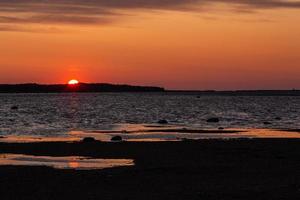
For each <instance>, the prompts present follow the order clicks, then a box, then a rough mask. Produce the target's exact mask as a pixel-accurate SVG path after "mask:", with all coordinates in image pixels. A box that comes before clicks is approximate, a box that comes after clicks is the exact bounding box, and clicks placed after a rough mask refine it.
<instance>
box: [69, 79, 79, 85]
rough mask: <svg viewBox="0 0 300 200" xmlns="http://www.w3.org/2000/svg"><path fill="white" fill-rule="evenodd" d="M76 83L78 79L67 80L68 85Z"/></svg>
mask: <svg viewBox="0 0 300 200" xmlns="http://www.w3.org/2000/svg"><path fill="white" fill-rule="evenodd" d="M78 83H79V81H78V80H76V79H72V80H70V81H69V82H68V84H69V85H77V84H78Z"/></svg>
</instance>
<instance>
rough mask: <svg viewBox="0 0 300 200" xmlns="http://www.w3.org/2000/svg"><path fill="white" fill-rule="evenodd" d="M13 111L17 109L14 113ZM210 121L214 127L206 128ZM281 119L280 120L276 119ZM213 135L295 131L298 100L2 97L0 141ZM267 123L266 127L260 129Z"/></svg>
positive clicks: (299, 111) (180, 96) (176, 96)
mask: <svg viewBox="0 0 300 200" xmlns="http://www.w3.org/2000/svg"><path fill="white" fill-rule="evenodd" d="M12 106H18V108H19V109H16V110H13V109H11V107H12ZM210 117H218V118H220V122H219V123H213V124H210V123H207V122H206V120H207V119H208V118H210ZM277 117H280V118H281V119H280V120H278V119H276V118H277ZM160 119H166V120H168V121H169V122H170V124H171V125H175V126H180V127H188V128H201V129H212V128H218V127H220V126H222V127H225V128H300V97H292V96H291V97H288V96H275V97H274V96H272V97H262V96H260V97H256V96H249V97H247V96H240V97H239V96H201V97H200V98H197V96H196V95H184V94H144V93H138V94H132V93H125V94H114V93H111V94H110V93H106V94H100V93H99V94H98V93H97V94H96V93H95V94H94V93H91V94H1V95H0V136H8V135H14V136H40V137H57V136H59V137H60V136H64V135H69V134H70V132H76V131H83V132H89V131H95V130H110V129H114V128H115V127H117V126H119V125H120V124H155V123H156V122H157V121H158V120H160ZM263 122H270V123H271V124H268V125H266V124H264V123H263Z"/></svg>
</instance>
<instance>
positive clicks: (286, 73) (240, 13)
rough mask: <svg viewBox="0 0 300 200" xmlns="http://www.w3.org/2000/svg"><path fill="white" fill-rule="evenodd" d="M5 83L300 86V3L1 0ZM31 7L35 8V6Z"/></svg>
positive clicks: (0, 74) (0, 65)
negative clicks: (25, 0) (74, 81)
mask: <svg viewBox="0 0 300 200" xmlns="http://www.w3.org/2000/svg"><path fill="white" fill-rule="evenodd" d="M0 8H1V10H0V41H1V45H0V52H1V56H0V83H24V82H25V83H26V82H37V83H64V82H65V80H66V77H70V76H74V77H78V78H80V80H83V81H84V82H99V81H100V80H101V82H108V83H124V84H138V85H157V86H163V87H166V88H168V89H216V90H227V89H293V88H296V89H297V88H300V81H299V76H300V57H299V52H300V26H298V23H299V21H300V12H299V11H300V1H288V0H260V1H232V0H231V1H230V0H229V1H227V0H221V1H215V0H212V1H207V0H192V1H185V0H183V1H171V0H167V1H153V0H147V1H146V0H142V1H133V0H126V1H112V2H110V1H102V0H96V1H77V0H68V1H66V0H60V1H58V0H54V1H45V2H44V1H43V3H41V2H40V1H38V0H33V1H31V2H30V3H28V4H27V3H23V1H8V0H3V1H1V0H0ZM29 13H30V14H29Z"/></svg>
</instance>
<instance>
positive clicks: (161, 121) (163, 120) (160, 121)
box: [157, 119, 169, 124]
mask: <svg viewBox="0 0 300 200" xmlns="http://www.w3.org/2000/svg"><path fill="white" fill-rule="evenodd" d="M157 123H158V124H168V123H169V122H168V121H167V120H165V119H161V120H159V121H158V122H157Z"/></svg>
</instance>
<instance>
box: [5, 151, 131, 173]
mask: <svg viewBox="0 0 300 200" xmlns="http://www.w3.org/2000/svg"><path fill="white" fill-rule="evenodd" d="M0 165H15V166H48V167H53V168H56V169H76V170H92V169H105V168H113V167H121V166H133V165H134V161H133V160H131V159H98V158H97V159H94V158H89V157H79V156H67V157H51V156H32V155H24V154H0Z"/></svg>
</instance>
